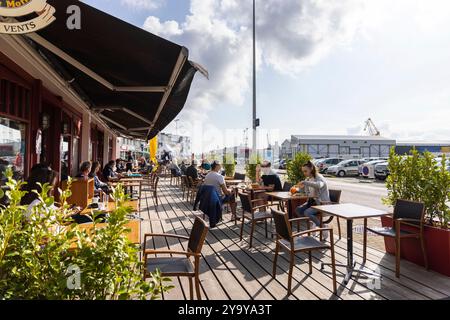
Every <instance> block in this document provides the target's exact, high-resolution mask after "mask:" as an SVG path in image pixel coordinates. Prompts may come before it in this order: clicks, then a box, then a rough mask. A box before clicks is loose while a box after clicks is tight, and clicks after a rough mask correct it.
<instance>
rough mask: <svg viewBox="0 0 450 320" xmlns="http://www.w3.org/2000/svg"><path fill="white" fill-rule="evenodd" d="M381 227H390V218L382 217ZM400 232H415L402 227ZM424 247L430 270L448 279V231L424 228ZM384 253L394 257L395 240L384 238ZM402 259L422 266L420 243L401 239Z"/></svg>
mask: <svg viewBox="0 0 450 320" xmlns="http://www.w3.org/2000/svg"><path fill="white" fill-rule="evenodd" d="M381 223H382V225H383V227H392V218H391V217H382V218H381ZM402 230H417V228H413V227H410V226H402ZM424 235H425V247H426V250H427V257H428V266H429V268H430V270H433V271H436V272H439V273H441V274H443V275H446V276H448V277H450V231H449V230H444V229H439V228H435V227H431V226H426V227H425V229H424ZM384 243H385V246H386V252H387V253H390V254H394V255H395V240H394V239H392V238H384ZM401 257H402V259H405V260H408V261H411V262H413V263H415V264H418V265H421V266H424V261H423V256H422V250H421V247H420V242H419V240H417V239H402V242H401Z"/></svg>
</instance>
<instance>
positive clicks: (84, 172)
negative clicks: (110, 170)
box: [75, 161, 92, 180]
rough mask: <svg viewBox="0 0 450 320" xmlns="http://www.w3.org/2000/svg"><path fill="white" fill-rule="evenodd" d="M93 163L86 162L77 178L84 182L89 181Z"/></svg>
mask: <svg viewBox="0 0 450 320" xmlns="http://www.w3.org/2000/svg"><path fill="white" fill-rule="evenodd" d="M91 169H92V163H91V162H90V161H85V162H83V163H82V164H81V165H80V171H79V173H78V174H77V176H76V177H75V178H78V179H82V180H89V174H90V173H91Z"/></svg>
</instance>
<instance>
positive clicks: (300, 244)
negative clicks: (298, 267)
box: [272, 209, 337, 295]
mask: <svg viewBox="0 0 450 320" xmlns="http://www.w3.org/2000/svg"><path fill="white" fill-rule="evenodd" d="M272 214H273V218H274V220H275V229H276V233H277V241H276V248H275V258H274V261H273V278H276V276H277V260H278V254H279V252H280V250H281V249H283V250H284V251H286V252H288V253H289V256H290V264H289V276H288V295H290V294H292V273H293V270H294V264H295V256H296V254H297V253H300V252H307V253H308V255H309V273H310V274H312V271H313V265H312V251H316V250H317V251H320V250H324V249H329V250H331V266H332V273H333V292H334V293H336V292H337V287H336V262H335V255H334V241H333V229H332V228H326V229H324V228H321V229H311V230H306V231H303V232H298V233H294V234H293V233H292V227H291V223H293V222H297V221H308V220H309V218H307V217H304V218H296V219H291V220H289V218H288V215H287V214H286V213H284V212H281V211H278V210H273V209H272ZM324 231H328V232H329V233H330V244H326V243H323V242H320V241H319V240H317V239H316V238H314V237H313V236H312V233H313V232H320V233H322V232H324Z"/></svg>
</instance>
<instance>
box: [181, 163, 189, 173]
mask: <svg viewBox="0 0 450 320" xmlns="http://www.w3.org/2000/svg"><path fill="white" fill-rule="evenodd" d="M186 163H187V160H183V161H181V164H180V170H181V174H182V175H184V176H185V175H186V170H187V168H188V166H187V165H186Z"/></svg>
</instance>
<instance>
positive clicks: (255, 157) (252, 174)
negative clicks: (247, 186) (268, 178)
mask: <svg viewBox="0 0 450 320" xmlns="http://www.w3.org/2000/svg"><path fill="white" fill-rule="evenodd" d="M261 163H262V158H261V156H260V155H259V154H252V155H251V156H250V158H249V160H248V162H247V164H246V165H245V173H246V175H247V177H248V178H249V179H250V180H251V181H252V182H256V167H257V166H258V165H261Z"/></svg>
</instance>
